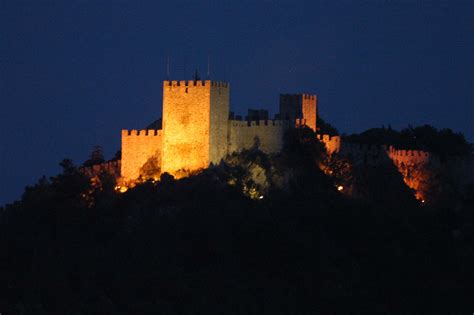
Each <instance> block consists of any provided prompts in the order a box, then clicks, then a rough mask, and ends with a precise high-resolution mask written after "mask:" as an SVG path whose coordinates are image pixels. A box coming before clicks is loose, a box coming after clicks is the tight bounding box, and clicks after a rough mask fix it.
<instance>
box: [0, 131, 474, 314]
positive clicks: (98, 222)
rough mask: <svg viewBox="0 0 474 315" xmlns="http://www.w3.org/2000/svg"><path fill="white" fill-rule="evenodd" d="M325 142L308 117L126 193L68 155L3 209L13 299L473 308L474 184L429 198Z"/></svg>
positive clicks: (94, 306)
mask: <svg viewBox="0 0 474 315" xmlns="http://www.w3.org/2000/svg"><path fill="white" fill-rule="evenodd" d="M323 152H324V150H323V149H322V148H321V145H320V144H319V143H318V142H317V141H315V140H314V134H312V133H311V131H309V130H307V129H300V130H295V131H293V132H290V133H289V134H288V135H287V141H286V146H285V150H284V152H283V153H282V154H281V155H279V156H275V157H271V158H269V157H268V156H266V155H265V154H263V153H261V152H260V151H258V148H254V149H253V150H249V151H246V152H243V153H242V154H235V155H233V156H231V157H229V159H228V160H227V161H226V162H225V163H222V164H221V165H217V166H214V167H212V168H210V169H208V170H206V171H204V172H202V173H200V174H197V175H195V176H191V177H189V178H186V179H182V180H175V179H173V178H172V177H171V176H169V175H167V174H164V175H163V176H162V177H161V181H158V182H153V181H144V182H143V183H142V184H139V185H137V186H136V187H135V188H133V189H129V190H128V191H127V192H126V193H123V194H119V193H117V192H116V191H115V190H114V186H115V182H114V179H113V178H110V177H108V176H107V175H106V174H103V175H102V176H100V178H99V179H97V180H95V181H93V182H91V181H90V180H89V179H88V178H86V177H84V176H83V175H82V174H81V173H80V172H79V171H78V169H77V168H76V167H74V165H72V163H71V161H68V160H65V161H63V162H62V167H63V172H62V174H60V175H57V176H55V177H52V178H50V179H45V178H43V179H41V180H40V181H39V182H38V183H37V184H36V185H35V186H33V187H29V188H27V189H26V191H25V193H24V195H23V197H22V199H21V201H19V202H17V203H15V204H14V205H12V206H10V207H8V208H7V209H2V211H0V213H1V216H0V236H1V238H0V246H1V248H2V251H1V252H0V278H1V280H2V281H0V312H2V314H3V313H6V314H25V315H26V314H54V313H55V314H167V313H169V314H177V313H202V314H209V313H237V314H239V313H242V314H261V313H264V314H280V313H286V314H288V313H292V314H295V313H296V314H299V313H328V312H331V313H333V312H345V313H365V312H377V313H400V312H405V313H406V312H409V313H458V312H460V311H469V312H471V311H472V296H471V295H470V293H471V292H472V291H471V290H472V283H473V274H474V273H473V272H474V269H473V266H474V254H473V250H472V249H473V246H474V239H473V237H472V235H474V216H473V211H472V209H474V198H473V196H474V189H473V188H472V187H471V190H469V191H468V193H466V195H464V196H463V197H462V198H460V199H459V200H457V201H456V202H454V201H453V202H452V204H451V207H447V206H441V207H421V206H420V205H419V203H418V202H416V201H415V200H414V198H413V194H412V192H411V191H410V190H408V189H407V188H406V186H405V185H403V183H402V179H401V176H400V175H399V174H398V173H397V172H396V170H393V169H387V168H386V169H378V170H373V169H372V170H368V169H366V170H354V169H351V168H350V166H348V165H347V163H346V162H345V161H335V160H332V159H331V158H330V157H327V156H325V155H324V153H323ZM319 165H326V166H331V167H332V168H331V169H332V170H333V172H332V173H331V174H329V173H326V174H325V172H323V171H321V169H320V167H319ZM323 169H324V168H323ZM327 174H329V175H327ZM340 184H341V185H347V186H348V187H349V186H351V187H353V188H352V189H354V190H356V191H357V192H358V193H357V196H358V198H349V197H347V196H346V195H344V194H343V193H341V192H340V191H338V190H337V189H336V186H338V185H340ZM343 192H344V191H343Z"/></svg>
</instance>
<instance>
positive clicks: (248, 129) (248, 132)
mask: <svg viewBox="0 0 474 315" xmlns="http://www.w3.org/2000/svg"><path fill="white" fill-rule="evenodd" d="M290 126H291V124H290V122H289V121H285V120H260V121H258V122H257V121H251V122H250V123H248V122H247V121H237V120H230V121H229V149H228V150H229V153H232V152H238V151H241V150H243V149H250V148H252V147H254V146H258V148H259V149H260V150H261V151H263V152H265V153H276V152H280V151H281V149H282V148H283V136H284V133H285V130H287V129H288V128H289V127H290ZM293 126H294V124H293Z"/></svg>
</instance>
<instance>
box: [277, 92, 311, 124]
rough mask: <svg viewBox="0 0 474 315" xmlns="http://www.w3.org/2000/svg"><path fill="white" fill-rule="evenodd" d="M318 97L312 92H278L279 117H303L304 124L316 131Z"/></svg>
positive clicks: (290, 118)
mask: <svg viewBox="0 0 474 315" xmlns="http://www.w3.org/2000/svg"><path fill="white" fill-rule="evenodd" d="M317 106H318V97H317V96H316V95H312V94H280V118H281V119H284V120H291V121H295V120H296V119H300V118H302V119H304V120H305V121H306V126H308V127H309V128H311V129H313V131H314V132H316V117H317Z"/></svg>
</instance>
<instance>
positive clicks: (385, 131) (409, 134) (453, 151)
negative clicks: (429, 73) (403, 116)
mask: <svg viewBox="0 0 474 315" xmlns="http://www.w3.org/2000/svg"><path fill="white" fill-rule="evenodd" d="M344 140H345V141H348V142H356V143H365V144H379V145H381V144H385V145H392V146H394V147H395V148H398V149H414V150H425V151H430V152H432V153H434V154H436V155H438V156H440V157H442V158H444V157H446V156H451V155H457V156H459V155H464V156H465V155H468V154H470V153H471V152H472V147H471V146H470V145H469V143H468V142H467V141H466V139H465V138H464V135H463V134H461V133H455V132H453V131H452V130H451V129H441V130H437V129H436V128H435V127H432V126H430V125H424V126H419V127H408V128H404V129H402V130H401V131H397V130H394V129H392V128H391V127H390V126H389V127H388V128H385V127H382V128H372V129H368V130H366V131H364V132H362V133H360V134H353V135H350V136H347V137H345V138H344Z"/></svg>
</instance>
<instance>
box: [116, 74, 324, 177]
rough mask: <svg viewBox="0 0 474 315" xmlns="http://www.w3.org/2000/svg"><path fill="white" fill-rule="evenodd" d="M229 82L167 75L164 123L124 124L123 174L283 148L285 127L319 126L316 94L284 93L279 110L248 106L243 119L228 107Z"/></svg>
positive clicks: (199, 165) (203, 164)
mask: <svg viewBox="0 0 474 315" xmlns="http://www.w3.org/2000/svg"><path fill="white" fill-rule="evenodd" d="M229 90H230V86H229V84H228V83H225V82H217V81H210V80H206V81H201V80H192V81H164V82H163V121H162V129H152V130H122V162H121V176H122V178H123V180H124V181H125V182H131V181H134V180H135V179H137V178H138V177H140V176H144V175H145V173H146V171H147V170H148V169H149V168H150V167H151V168H154V169H155V170H156V174H159V173H164V172H168V173H170V174H172V175H174V176H176V177H178V178H179V177H183V176H187V175H188V174H190V173H192V172H196V171H198V170H201V169H204V168H207V167H208V166H209V165H210V164H211V163H214V164H217V163H219V162H220V161H221V160H222V159H223V158H225V156H226V155H227V154H230V153H233V152H238V151H241V150H243V149H249V148H252V147H253V146H258V148H259V149H260V150H262V151H263V152H265V153H276V152H279V151H280V150H281V149H282V147H283V135H284V132H285V130H286V129H287V128H292V127H295V126H299V125H307V126H308V127H310V128H312V129H313V130H314V131H316V115H317V114H316V113H317V98H316V95H309V94H284V95H281V96H280V113H279V114H277V115H276V117H275V118H276V119H274V120H269V119H268V112H267V111H265V110H259V111H255V110H249V115H248V116H247V117H246V119H245V120H242V119H241V118H240V117H239V116H235V117H234V115H233V114H232V113H231V112H230V104H229Z"/></svg>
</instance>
